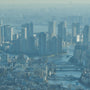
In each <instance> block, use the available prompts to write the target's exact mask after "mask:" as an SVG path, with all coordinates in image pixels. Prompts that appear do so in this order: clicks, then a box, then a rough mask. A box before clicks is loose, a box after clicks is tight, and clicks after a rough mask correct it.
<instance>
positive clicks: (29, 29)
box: [22, 22, 33, 38]
mask: <svg viewBox="0 0 90 90" xmlns="http://www.w3.org/2000/svg"><path fill="white" fill-rule="evenodd" d="M26 33H27V34H26ZM22 36H23V37H27V38H30V37H33V23H32V22H31V23H29V24H24V25H22Z"/></svg>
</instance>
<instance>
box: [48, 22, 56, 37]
mask: <svg viewBox="0 0 90 90" xmlns="http://www.w3.org/2000/svg"><path fill="white" fill-rule="evenodd" d="M48 34H49V38H51V37H53V36H56V22H55V21H52V22H49V24H48Z"/></svg>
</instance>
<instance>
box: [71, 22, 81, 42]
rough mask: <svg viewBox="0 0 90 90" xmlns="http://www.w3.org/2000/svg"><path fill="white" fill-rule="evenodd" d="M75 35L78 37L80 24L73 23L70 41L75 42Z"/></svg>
mask: <svg viewBox="0 0 90 90" xmlns="http://www.w3.org/2000/svg"><path fill="white" fill-rule="evenodd" d="M77 35H80V24H79V23H73V24H72V41H73V42H76V38H77Z"/></svg>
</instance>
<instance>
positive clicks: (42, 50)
mask: <svg viewBox="0 0 90 90" xmlns="http://www.w3.org/2000/svg"><path fill="white" fill-rule="evenodd" d="M39 55H41V56H43V55H46V34H45V33H44V32H41V33H40V34H39Z"/></svg>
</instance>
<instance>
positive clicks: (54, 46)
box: [0, 21, 66, 56]
mask: <svg viewBox="0 0 90 90" xmlns="http://www.w3.org/2000/svg"><path fill="white" fill-rule="evenodd" d="M21 27H22V29H21V33H20V34H13V28H11V27H10V26H9V25H4V26H0V34H1V35H0V43H1V44H2V43H6V42H8V41H9V42H11V43H12V44H11V46H10V49H9V50H12V51H13V52H16V53H27V54H31V55H41V56H44V55H50V54H56V55H57V54H60V53H62V42H63V41H66V24H65V23H64V22H61V23H60V24H58V34H56V22H55V21H51V22H49V23H48V33H45V32H40V33H36V34H34V33H33V29H34V28H33V27H34V25H33V23H32V22H31V23H29V24H24V25H22V26H21Z"/></svg>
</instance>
